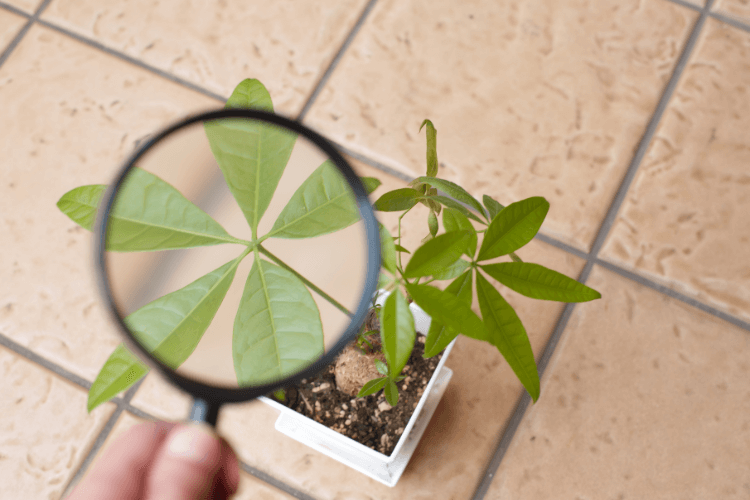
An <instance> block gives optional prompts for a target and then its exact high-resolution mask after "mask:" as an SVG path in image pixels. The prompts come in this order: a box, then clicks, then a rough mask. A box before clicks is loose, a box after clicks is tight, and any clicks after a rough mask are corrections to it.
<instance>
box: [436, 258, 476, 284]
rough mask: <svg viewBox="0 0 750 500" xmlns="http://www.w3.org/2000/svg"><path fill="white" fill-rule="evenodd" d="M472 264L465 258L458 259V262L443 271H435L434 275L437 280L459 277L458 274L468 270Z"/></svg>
mask: <svg viewBox="0 0 750 500" xmlns="http://www.w3.org/2000/svg"><path fill="white" fill-rule="evenodd" d="M470 266H471V264H470V263H468V262H466V261H465V260H463V259H458V260H457V261H456V262H454V263H453V264H451V265H450V266H448V267H446V268H445V269H443V270H442V271H440V272H437V273H433V275H432V277H433V278H434V279H435V280H437V281H443V280H452V279H453V278H457V277H458V276H460V275H461V274H463V272H464V271H466V270H467V269H468V268H469V267H470Z"/></svg>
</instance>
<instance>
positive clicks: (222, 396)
mask: <svg viewBox="0 0 750 500" xmlns="http://www.w3.org/2000/svg"><path fill="white" fill-rule="evenodd" d="M227 118H246V119H251V120H258V121H263V122H266V123H269V124H272V125H277V126H280V127H283V128H286V129H288V130H290V131H292V132H296V133H297V134H299V136H302V137H305V138H306V139H308V140H309V141H310V142H312V143H313V144H315V145H316V146H317V147H318V148H320V150H321V151H323V152H324V153H325V154H326V155H327V156H328V158H329V159H330V160H331V161H332V162H333V163H334V164H335V165H336V167H337V168H338V169H339V171H340V172H341V173H342V174H343V175H344V177H345V178H346V180H347V182H348V183H349V186H350V187H351V188H352V190H353V191H354V194H355V196H356V199H357V206H358V207H359V213H360V215H361V217H362V220H363V221H364V223H365V235H366V237H367V277H366V280H365V285H364V290H363V291H362V299H361V300H360V303H359V305H358V307H357V310H356V311H355V312H354V313H353V315H352V316H351V323H350V324H349V326H348V327H347V329H346V330H345V332H344V334H343V335H342V336H341V338H340V339H339V340H338V341H337V342H336V343H335V344H334V346H333V348H332V349H330V350H328V352H326V353H325V355H324V356H323V357H322V358H320V359H319V360H317V361H315V362H314V363H312V364H311V365H310V366H309V367H307V368H305V369H304V370H302V371H300V372H298V373H296V374H295V375H292V376H290V377H289V378H286V379H282V380H278V381H275V382H271V383H268V384H264V385H261V386H252V387H238V388H229V387H214V386H209V385H206V384H203V383H200V382H197V381H195V380H193V379H191V378H188V377H184V376H182V375H179V374H177V372H176V371H174V370H172V369H170V368H169V367H168V366H167V365H165V364H164V363H162V362H161V361H159V360H158V359H157V358H156V357H154V356H152V355H151V354H150V353H149V352H148V351H146V350H145V349H144V348H143V347H142V346H141V345H140V344H139V343H138V342H137V340H136V339H135V337H134V336H133V334H132V333H131V332H130V330H129V329H128V327H127V325H126V324H125V322H124V320H123V318H122V317H121V316H120V313H119V311H118V310H117V306H116V303H115V299H114V297H113V295H112V289H111V286H110V280H109V274H108V272H107V271H108V267H107V259H106V257H105V252H106V248H105V245H106V235H107V222H108V220H109V214H110V211H111V210H112V206H113V204H114V201H115V198H116V194H117V193H118V192H119V189H120V187H121V186H122V183H123V182H124V181H125V179H126V177H127V175H128V173H129V172H130V170H131V169H132V168H134V167H135V165H136V163H137V162H138V161H139V160H140V159H141V157H143V155H144V154H145V153H146V152H147V151H149V150H151V148H152V147H154V146H155V145H157V144H159V143H160V142H161V141H162V140H163V139H165V138H166V137H168V136H170V135H171V134H172V133H174V132H176V131H178V130H180V129H183V128H185V127H188V126H190V125H193V124H195V123H199V122H204V123H205V122H207V121H211V120H221V119H227ZM95 235H96V239H95V255H94V260H95V263H96V274H97V278H98V280H97V281H98V284H99V289H100V291H101V294H102V296H103V297H104V300H105V302H106V304H107V308H108V309H109V311H110V313H111V314H112V315H113V317H114V319H115V321H116V323H117V325H118V327H119V329H120V332H121V333H122V334H123V337H124V338H125V343H126V345H127V347H128V348H129V349H130V350H131V352H134V353H137V354H139V355H140V358H141V359H143V360H144V361H146V363H147V364H149V365H150V366H151V367H153V368H156V369H157V370H159V371H160V372H161V373H162V374H163V375H164V376H165V377H166V378H167V379H168V380H169V381H171V382H172V383H173V384H174V385H176V386H178V387H179V388H181V389H182V390H184V391H185V392H187V393H189V394H191V395H192V396H193V397H194V398H195V401H194V404H193V408H192V410H191V412H190V413H191V414H190V417H189V418H190V420H193V421H198V422H207V423H209V424H210V425H212V426H215V425H216V420H217V417H218V412H219V407H220V406H221V405H222V404H224V403H238V402H241V401H247V400H250V399H254V398H257V397H258V396H262V395H264V394H269V393H271V392H273V391H275V390H278V389H280V388H282V387H284V386H288V385H293V384H295V383H299V381H301V380H302V379H304V378H309V377H311V376H313V375H315V374H316V373H318V372H319V371H321V370H322V369H323V368H325V367H326V366H327V365H328V364H330V363H331V362H332V361H333V360H334V359H335V358H336V356H337V355H338V354H339V353H340V352H341V351H342V350H343V349H344V347H346V345H347V344H349V343H350V342H352V341H353V340H354V339H355V337H356V335H357V333H358V331H359V327H360V326H361V325H362V323H363V322H364V320H365V315H366V314H367V311H368V309H369V307H370V303H371V298H372V297H373V295H374V294H375V290H376V287H377V282H378V275H379V272H380V231H379V229H378V222H377V220H376V218H375V213H374V211H373V208H372V205H370V201H369V199H368V197H367V192H366V191H365V188H364V186H363V185H362V181H360V179H359V177H358V176H357V174H355V173H354V170H353V169H352V167H351V166H350V165H349V163H348V162H347V161H346V160H345V159H344V157H343V156H342V155H341V154H340V153H339V152H338V151H337V150H336V148H335V147H334V146H333V145H332V144H331V143H330V142H328V140H326V139H325V138H323V137H322V136H321V135H320V134H317V133H316V132H314V131H312V130H310V129H308V128H307V127H305V126H303V125H301V124H300V123H298V122H296V121H293V120H290V119H288V118H284V117H282V116H279V115H276V114H274V113H269V112H265V111H258V110H253V109H223V110H219V111H212V112H207V113H202V114H199V115H195V116H192V117H188V118H186V119H184V120H182V121H181V122H179V123H177V124H175V125H173V126H171V127H169V128H167V129H166V130H164V131H162V132H160V133H159V134H158V135H156V136H155V137H152V138H151V139H150V140H148V141H147V142H146V143H145V144H143V145H142V146H141V147H140V148H139V149H137V150H136V152H135V153H134V154H133V156H131V158H130V159H129V160H128V161H127V162H126V163H125V165H124V167H123V168H122V170H121V171H120V173H119V174H118V175H117V177H116V180H115V182H114V183H113V184H111V185H110V186H109V188H108V189H107V191H106V193H105V194H104V197H103V198H102V202H101V203H100V205H99V211H98V214H97V220H96V225H95Z"/></svg>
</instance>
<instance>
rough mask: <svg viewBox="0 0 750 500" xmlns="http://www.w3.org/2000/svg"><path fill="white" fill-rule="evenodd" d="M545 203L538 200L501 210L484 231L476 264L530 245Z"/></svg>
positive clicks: (522, 202) (544, 211) (521, 202)
mask: <svg viewBox="0 0 750 500" xmlns="http://www.w3.org/2000/svg"><path fill="white" fill-rule="evenodd" d="M548 210H549V202H547V200H545V199H544V198H542V197H540V196H535V197H532V198H527V199H525V200H521V201H517V202H516V203H512V204H510V205H508V206H507V207H505V208H504V209H503V211H502V212H500V213H499V214H498V215H497V217H495V218H494V219H493V220H492V222H491V223H490V225H489V227H488V228H487V232H486V233H485V234H484V240H483V241H482V247H481V248H480V249H479V256H478V258H477V260H488V259H494V258H495V257H499V256H501V255H507V254H509V253H511V252H514V251H516V250H518V249H519V248H521V247H522V246H524V245H525V244H527V243H528V242H530V241H531V240H532V239H533V238H534V235H536V233H537V231H539V228H540V227H541V225H542V222H543V221H544V218H545V217H546V216H547V211H548Z"/></svg>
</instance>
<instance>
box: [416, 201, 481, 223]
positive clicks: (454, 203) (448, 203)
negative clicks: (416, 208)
mask: <svg viewBox="0 0 750 500" xmlns="http://www.w3.org/2000/svg"><path fill="white" fill-rule="evenodd" d="M420 199H425V200H435V201H437V202H439V203H442V204H443V205H445V206H446V207H448V208H453V209H456V210H458V211H459V212H461V213H462V214H464V215H465V216H466V217H468V218H469V219H471V220H475V221H477V222H480V223H482V224H485V225H486V224H487V223H486V222H484V221H483V220H482V219H480V218H479V217H477V216H476V215H475V214H474V212H472V211H470V210H469V209H468V208H466V207H465V206H463V205H461V204H460V203H459V202H457V201H456V200H454V199H452V198H448V197H447V196H422V197H420Z"/></svg>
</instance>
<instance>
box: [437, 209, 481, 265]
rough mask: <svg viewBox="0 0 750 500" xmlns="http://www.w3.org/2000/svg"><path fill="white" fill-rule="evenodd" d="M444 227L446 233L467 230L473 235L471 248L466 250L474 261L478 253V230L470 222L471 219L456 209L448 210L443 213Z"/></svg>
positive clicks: (470, 241) (470, 240) (470, 243)
mask: <svg viewBox="0 0 750 500" xmlns="http://www.w3.org/2000/svg"><path fill="white" fill-rule="evenodd" d="M443 227H445V231H446V232H451V231H463V230H466V231H469V232H470V233H471V237H470V239H469V246H468V247H467V248H466V255H467V256H468V257H469V258H470V259H473V258H474V254H475V253H476V252H477V230H476V229H474V226H473V225H472V224H471V222H469V218H468V217H466V216H465V215H464V214H463V213H462V212H461V211H459V210H456V209H455V208H446V209H445V210H444V211H443Z"/></svg>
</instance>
